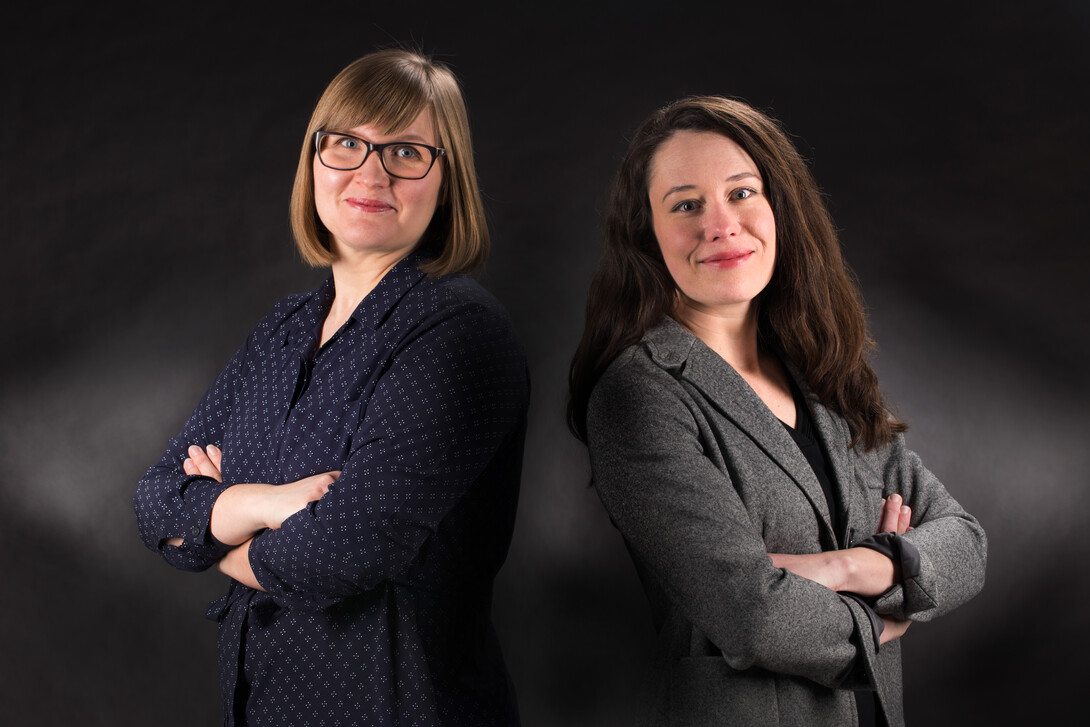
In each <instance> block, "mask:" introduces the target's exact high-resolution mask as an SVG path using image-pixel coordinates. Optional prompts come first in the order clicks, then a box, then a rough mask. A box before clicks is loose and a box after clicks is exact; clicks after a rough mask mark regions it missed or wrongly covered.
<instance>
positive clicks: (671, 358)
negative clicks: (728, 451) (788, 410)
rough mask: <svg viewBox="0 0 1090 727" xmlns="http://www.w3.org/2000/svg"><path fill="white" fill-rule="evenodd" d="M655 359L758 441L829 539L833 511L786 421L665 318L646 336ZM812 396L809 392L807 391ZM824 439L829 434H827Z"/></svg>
mask: <svg viewBox="0 0 1090 727" xmlns="http://www.w3.org/2000/svg"><path fill="white" fill-rule="evenodd" d="M644 345H646V346H647V348H648V350H649V352H650V354H651V358H652V359H653V360H655V361H656V363H658V365H660V366H662V367H663V368H666V369H673V370H674V372H675V374H674V375H675V376H677V377H678V378H680V379H683V380H685V381H687V382H688V383H689V384H691V385H692V386H694V387H695V388H696V389H698V390H699V391H700V393H701V394H703V396H704V397H705V398H706V399H707V400H708V401H709V402H711V403H712V405H713V406H715V408H716V409H717V410H719V412H720V413H722V414H723V416H725V417H726V418H727V419H729V420H730V421H731V422H732V423H733V424H734V425H735V426H737V427H738V428H739V429H740V430H741V431H743V432H745V433H746V435H747V436H748V437H749V438H750V439H752V440H753V442H754V444H756V445H757V446H758V447H760V448H761V450H763V451H764V453H765V454H767V455H768V457H769V459H771V460H772V461H773V462H775V463H776V464H777V465H778V466H779V467H780V469H782V470H783V471H784V472H785V473H786V474H787V475H788V476H789V477H790V478H791V479H792V480H793V481H794V482H795V484H796V485H798V487H799V488H800V489H801V490H802V491H803V492H804V493H805V494H806V497H807V499H809V500H810V503H811V505H812V506H813V508H814V511H815V512H816V513H817V515H818V520H819V521H820V522H821V524H822V527H823V529H824V530H825V533H826V535H827V536H828V537H829V538H830V540H831V542H834V543H835V542H838V539H837V537H836V534H835V533H834V532H833V528H832V524H831V523H832V519H831V517H830V514H829V506H828V503H827V502H826V500H825V493H824V492H822V490H821V483H819V482H818V480H817V477H816V476H815V475H814V471H813V469H812V468H811V467H810V463H809V462H807V461H806V457H805V456H804V455H803V454H802V452H801V451H800V450H799V448H798V445H796V444H795V441H794V440H793V439H792V438H791V435H790V434H789V433H788V432H787V431H786V430H785V429H784V425H783V422H781V421H780V420H779V419H777V418H776V415H774V414H773V413H772V411H771V410H770V409H769V408H768V407H767V406H766V405H765V403H764V402H763V401H761V398H760V397H759V396H757V393H756V392H755V391H753V389H752V388H751V387H750V385H749V384H747V383H746V381H745V379H743V378H742V377H741V376H740V375H739V374H738V372H737V371H735V370H734V368H733V367H732V366H731V365H730V364H728V363H727V362H726V361H724V360H723V358H722V357H721V356H720V355H719V354H717V353H716V352H715V351H712V350H711V349H710V348H708V347H707V346H706V345H705V344H704V342H703V341H701V340H700V339H699V338H697V337H696V336H694V335H693V334H692V333H690V332H689V331H688V330H686V329H685V328H683V327H682V326H681V325H680V324H679V323H677V322H676V321H675V320H673V319H672V318H666V319H664V320H663V322H662V323H660V324H658V325H657V326H655V327H654V328H652V329H651V330H649V331H648V332H647V334H646V335H645V336H644ZM804 391H807V392H808V391H809V389H808V388H807V389H804ZM822 434H823V436H824V431H823V432H822Z"/></svg>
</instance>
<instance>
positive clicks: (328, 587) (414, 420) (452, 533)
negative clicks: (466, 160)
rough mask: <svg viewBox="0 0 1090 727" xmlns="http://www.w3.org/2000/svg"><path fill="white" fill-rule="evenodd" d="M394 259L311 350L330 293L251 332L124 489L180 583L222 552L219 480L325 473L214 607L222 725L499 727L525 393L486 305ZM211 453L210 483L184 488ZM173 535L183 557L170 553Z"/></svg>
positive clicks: (292, 302) (467, 289)
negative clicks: (214, 461) (216, 472)
mask: <svg viewBox="0 0 1090 727" xmlns="http://www.w3.org/2000/svg"><path fill="white" fill-rule="evenodd" d="M419 260H420V259H419V258H418V257H416V256H410V257H409V258H407V259H405V260H403V261H402V262H401V263H399V264H398V265H397V266H396V267H395V268H394V269H393V270H391V271H390V272H389V273H388V274H387V275H386V276H385V277H384V278H383V280H382V281H381V282H380V283H379V285H378V286H377V287H376V288H375V289H374V290H373V291H372V292H371V293H370V294H369V295H368V296H367V297H366V298H365V299H364V300H363V302H361V303H360V305H359V307H357V309H356V310H355V312H354V313H353V314H352V317H351V318H350V319H349V320H348V321H347V322H346V323H345V324H344V326H343V327H341V329H340V330H338V331H337V332H336V333H335V334H334V335H333V337H332V338H330V340H329V341H327V342H326V343H325V344H324V345H323V346H321V347H320V348H319V347H318V341H319V335H320V331H321V326H322V323H323V321H324V319H325V316H326V314H327V313H328V311H329V308H330V305H331V303H332V300H333V295H334V287H333V279H332V277H331V278H329V279H328V280H326V282H325V283H324V284H323V285H322V286H321V287H320V288H318V289H317V290H316V291H314V292H312V293H309V294H304V295H294V296H289V297H287V298H285V299H284V300H282V301H280V302H279V303H278V304H277V305H276V306H275V307H274V308H273V309H272V311H271V312H269V314H268V315H266V316H265V318H264V319H263V320H262V321H261V322H260V323H259V324H258V325H257V327H256V328H255V329H254V330H253V331H252V332H251V333H250V335H249V337H248V338H247V340H246V343H245V344H244V345H243V346H242V348H241V349H240V350H239V351H238V352H237V353H236V354H235V356H234V357H233V358H232V359H231V361H230V362H229V363H228V365H227V367H226V368H225V369H224V370H223V372H222V373H221V374H220V375H219V377H218V378H217V379H216V381H215V382H214V383H213V384H212V387H211V388H210V389H209V390H208V392H207V393H206V394H205V395H204V398H203V399H202V400H201V402H200V403H199V404H198V405H197V408H196V410H195V411H194V412H193V414H192V415H191V416H190V417H189V420H188V421H187V422H186V424H185V427H184V428H183V429H182V431H181V433H180V434H178V436H176V437H175V438H173V439H171V440H170V442H169V444H168V446H167V450H166V452H165V453H164V454H163V456H162V458H161V459H160V460H159V462H158V464H156V465H155V466H153V467H151V469H149V470H148V472H147V474H145V475H144V477H143V479H141V480H140V483H139V484H138V485H137V488H136V495H135V499H134V505H135V510H136V517H137V521H138V524H139V528H140V536H141V538H142V539H143V541H144V543H145V544H146V545H147V546H148V547H149V548H150V549H152V550H154V551H156V552H158V553H159V554H160V555H162V556H163V558H164V559H165V560H166V561H167V562H168V563H170V564H171V565H173V566H174V567H176V568H180V569H182V570H190V571H197V570H203V569H206V568H208V567H209V566H211V565H214V564H215V563H216V562H217V561H218V560H219V559H220V558H221V557H223V555H224V554H225V553H226V552H227V551H228V550H229V549H230V548H229V547H228V546H225V545H224V544H222V543H220V542H218V541H217V540H216V539H215V538H214V537H212V535H211V533H210V530H209V518H210V514H211V511H212V505H213V504H214V503H215V500H216V498H217V497H218V496H219V494H220V493H221V492H223V490H225V489H226V488H227V487H229V486H230V485H232V484H234V483H242V482H264V483H269V484H283V483H287V482H294V481H296V480H299V479H302V478H304V477H307V476H310V475H314V474H318V473H321V472H327V471H331V470H341V472H342V474H341V476H340V478H339V479H338V480H337V481H336V482H335V483H334V484H333V485H332V486H331V487H330V489H329V492H328V493H327V494H326V495H325V496H324V497H322V498H321V499H320V500H318V501H316V502H313V503H311V504H310V505H309V506H308V507H307V508H305V509H304V510H301V511H299V512H297V513H295V514H294V515H292V516H291V517H289V518H287V519H286V520H285V521H284V522H283V524H282V526H281V527H280V528H279V529H277V530H265V531H263V532H262V533H260V534H259V535H258V536H257V537H256V538H254V540H253V542H252V544H251V546H250V551H249V559H250V565H251V566H252V568H253V571H254V575H255V576H256V577H257V580H258V582H259V583H260V584H261V586H262V588H264V589H265V592H261V591H255V590H252V589H250V588H248V587H246V586H244V585H242V584H240V583H237V582H233V581H232V584H231V587H230V590H229V591H228V593H227V594H226V595H225V596H223V597H222V598H220V599H219V600H217V601H215V602H213V603H212V604H211V605H210V607H209V611H208V616H209V618H212V619H214V620H217V621H219V624H220V628H219V657H220V674H221V677H220V683H221V690H222V694H221V697H222V700H223V710H224V724H226V725H249V726H250V727H254V726H256V725H285V724H292V725H314V726H320V725H327V726H330V727H332V726H334V725H355V724H366V725H406V726H407V725H421V726H429V727H430V726H431V725H511V724H518V713H517V708H516V705H515V699H514V692H513V689H512V688H511V686H510V681H509V679H508V677H507V672H506V669H505V667H504V663H503V658H502V656H501V653H500V648H499V644H498V642H497V639H496V636H495V633H494V631H493V629H492V625H491V621H490V610H491V599H492V580H493V578H494V577H495V575H496V573H497V571H498V570H499V568H500V566H501V565H502V563H503V561H504V558H505V557H506V554H507V548H508V544H509V542H510V538H511V531H512V527H513V523H514V517H515V508H516V503H517V499H518V483H519V475H520V470H521V466H522V447H523V439H524V435H525V426H526V409H527V405H528V399H529V383H528V376H527V370H526V363H525V358H524V355H523V353H522V349H521V347H520V346H519V344H518V342H517V341H516V339H515V337H514V334H513V332H512V328H511V324H510V322H509V320H508V318H507V315H506V313H505V312H504V311H503V309H502V307H501V306H500V304H499V303H498V302H497V301H496V300H495V299H494V298H493V297H492V296H491V295H490V294H489V293H487V292H486V291H485V290H484V289H483V288H482V287H481V286H480V285H479V284H477V283H476V282H475V281H474V280H472V279H470V278H467V277H465V276H462V275H448V276H444V277H440V278H431V277H426V276H425V275H424V274H423V273H422V272H420V270H419V269H418V267H417V264H418V263H419ZM192 444H197V445H202V446H204V445H208V444H215V445H216V446H218V447H220V448H221V449H222V450H223V462H222V475H223V483H222V484H221V483H219V482H216V481H215V480H213V479H211V478H208V477H203V476H191V475H186V474H185V473H184V472H183V471H182V462H183V461H184V460H185V458H186V456H187V455H186V449H187V447H188V446H189V445H192ZM175 537H183V538H184V540H183V542H182V544H181V545H179V546H172V545H166V544H165V543H164V541H166V540H167V539H170V538H175Z"/></svg>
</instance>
